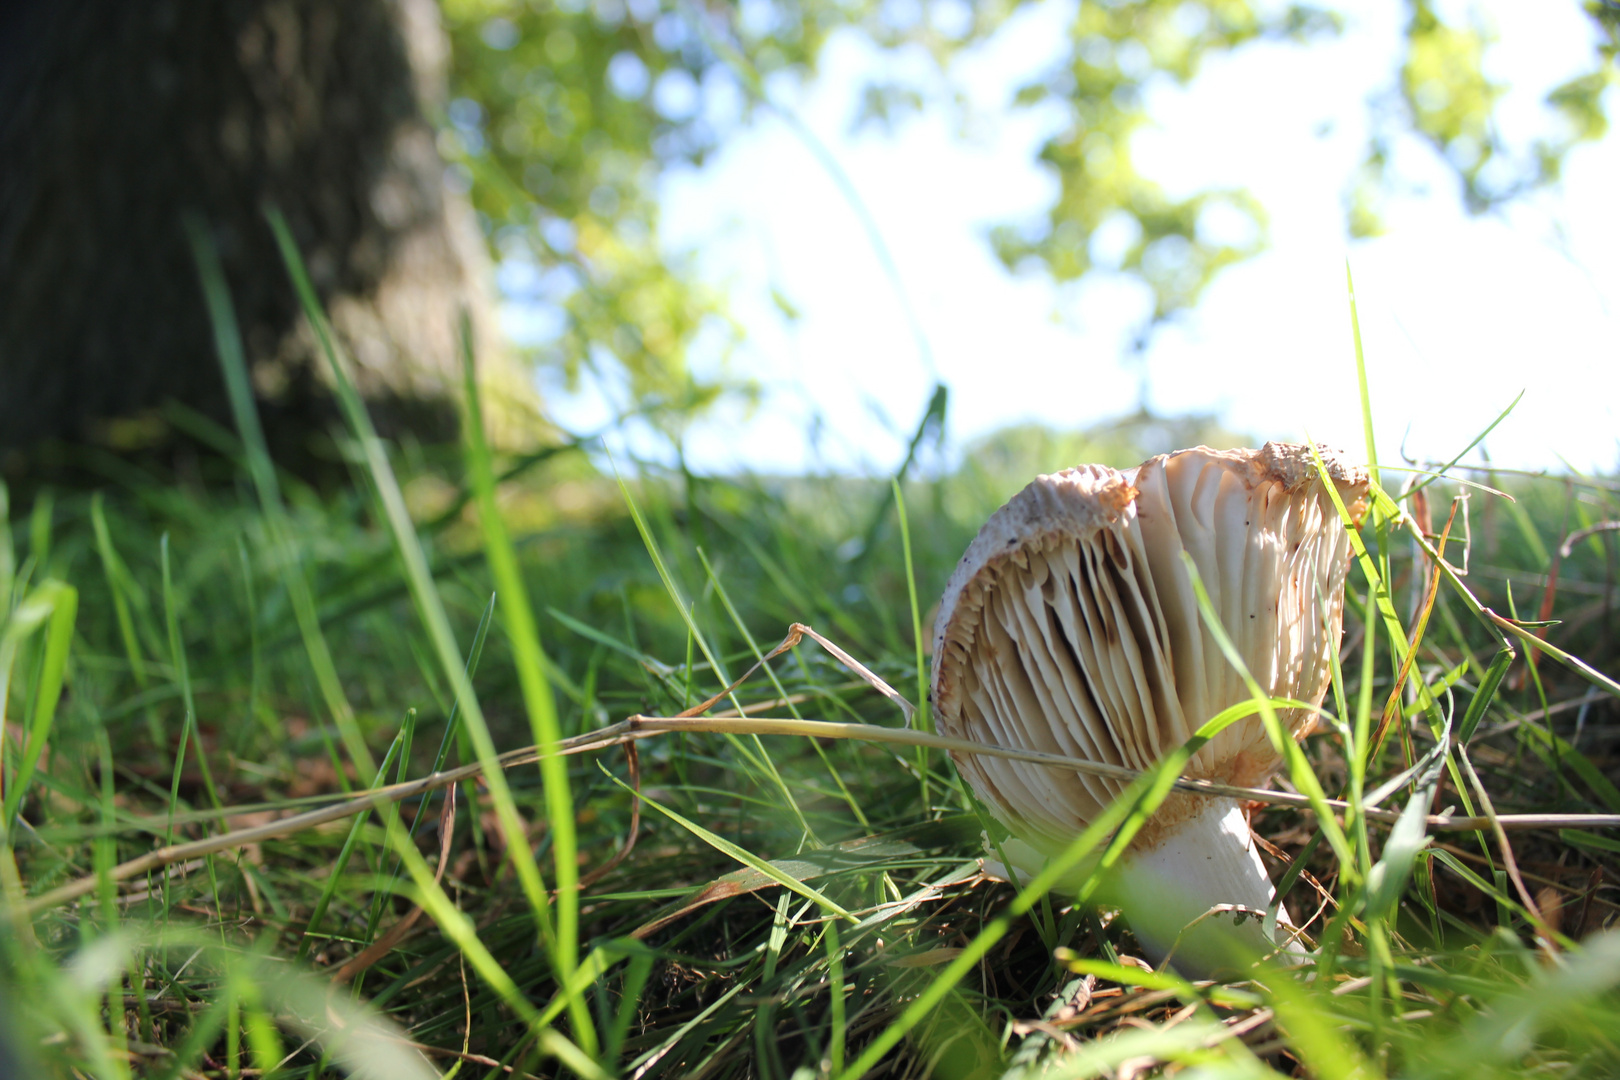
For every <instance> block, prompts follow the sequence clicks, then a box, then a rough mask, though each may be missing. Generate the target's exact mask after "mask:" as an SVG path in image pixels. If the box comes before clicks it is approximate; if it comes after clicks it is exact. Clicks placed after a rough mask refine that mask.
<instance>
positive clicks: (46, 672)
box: [0, 581, 79, 842]
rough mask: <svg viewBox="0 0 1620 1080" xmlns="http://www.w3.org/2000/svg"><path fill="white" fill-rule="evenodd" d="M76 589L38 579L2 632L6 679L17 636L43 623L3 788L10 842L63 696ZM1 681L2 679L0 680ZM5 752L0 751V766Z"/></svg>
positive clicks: (0, 660) (0, 654) (0, 662)
mask: <svg viewBox="0 0 1620 1080" xmlns="http://www.w3.org/2000/svg"><path fill="white" fill-rule="evenodd" d="M78 611H79V593H78V590H76V589H74V588H73V587H72V586H71V585H67V584H65V583H63V582H60V581H46V582H42V583H41V584H40V585H39V586H38V587H37V588H35V589H34V591H33V592H31V593H30V594H29V595H28V597H27V598H26V599H24V600H23V602H22V603H21V604H19V605H18V606H17V610H16V611H14V612H12V613H11V620H10V622H8V623H7V625H6V628H5V632H4V645H3V647H0V667H3V668H4V671H3V677H4V679H5V680H6V682H7V683H9V681H10V677H11V667H12V665H13V663H15V659H16V654H17V648H18V646H19V645H20V644H21V642H22V640H23V639H25V638H27V637H29V636H31V635H32V634H33V633H34V632H35V631H36V630H38V629H39V628H40V626H42V625H43V626H45V627H46V630H45V655H44V657H43V660H42V662H41V665H40V669H39V683H38V687H37V689H36V691H35V693H34V709H33V715H32V717H30V719H29V724H28V740H27V742H26V743H25V744H24V745H23V751H22V760H21V761H20V762H19V763H18V766H17V773H16V776H15V777H13V778H12V780H11V783H10V785H9V786H8V787H7V788H6V798H5V803H4V807H3V810H0V820H4V822H5V834H4V835H5V837H6V839H7V840H8V842H9V839H10V837H11V834H12V830H13V829H14V828H15V827H16V824H17V813H18V811H19V810H20V809H21V808H22V799H23V795H24V793H26V792H27V790H28V785H29V782H30V781H32V780H33V778H34V770H35V768H37V767H38V765H39V758H40V755H41V754H42V753H43V752H44V750H45V743H46V741H47V740H48V739H49V738H50V735H51V725H52V723H53V721H54V720H55V719H56V705H57V702H58V701H59V700H61V697H62V685H63V683H64V681H65V680H66V678H67V661H68V649H69V646H71V645H72V643H73V627H74V624H75V622H76V621H77V619H78ZM0 685H3V684H0ZM4 707H5V691H4V689H0V710H3V709H4ZM3 715H4V713H3V712H0V716H3ZM3 765H4V758H3V757H0V766H3Z"/></svg>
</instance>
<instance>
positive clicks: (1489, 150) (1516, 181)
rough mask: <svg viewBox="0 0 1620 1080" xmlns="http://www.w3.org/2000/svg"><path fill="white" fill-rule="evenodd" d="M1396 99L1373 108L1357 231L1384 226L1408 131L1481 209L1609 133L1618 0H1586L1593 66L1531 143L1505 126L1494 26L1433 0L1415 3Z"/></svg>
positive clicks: (1558, 101)
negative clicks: (1451, 15)
mask: <svg viewBox="0 0 1620 1080" xmlns="http://www.w3.org/2000/svg"><path fill="white" fill-rule="evenodd" d="M1407 6H1408V9H1409V17H1408V20H1407V23H1406V41H1405V52H1404V56H1403V57H1402V62H1401V69H1400V77H1399V78H1400V81H1399V87H1398V101H1397V102H1396V103H1393V104H1392V103H1389V102H1385V103H1382V104H1381V105H1378V106H1375V108H1374V110H1373V129H1372V134H1371V137H1370V139H1369V141H1368V147H1367V155H1366V158H1365V159H1364V161H1363V163H1362V166H1361V168H1360V170H1359V171H1358V175H1357V178H1356V181H1355V183H1354V184H1353V186H1352V188H1351V191H1350V195H1349V199H1348V211H1349V218H1350V231H1351V234H1352V235H1354V236H1374V235H1377V234H1378V233H1379V232H1380V231H1382V222H1381V220H1380V216H1379V210H1378V207H1379V204H1380V202H1381V201H1382V199H1383V198H1384V197H1385V196H1386V195H1387V194H1388V193H1389V191H1390V188H1391V187H1392V177H1391V176H1390V170H1389V164H1390V160H1391V156H1392V154H1393V147H1394V143H1395V141H1396V140H1397V139H1398V138H1399V137H1400V136H1401V135H1402V134H1404V133H1405V132H1408V131H1410V132H1412V133H1415V134H1416V135H1418V136H1419V137H1421V138H1422V139H1423V140H1424V141H1425V142H1427V143H1428V145H1429V146H1430V147H1432V148H1433V149H1434V150H1435V152H1437V153H1438V154H1439V155H1440V158H1441V160H1443V161H1444V162H1445V164H1446V166H1447V167H1448V168H1449V169H1450V171H1451V172H1452V173H1453V174H1454V175H1455V176H1456V178H1457V181H1458V185H1459V188H1460V192H1461V196H1462V200H1463V204H1464V206H1466V207H1467V208H1468V211H1469V213H1472V214H1482V213H1486V212H1488V211H1491V210H1494V209H1496V208H1497V207H1499V206H1501V205H1503V204H1504V203H1507V202H1509V201H1511V200H1513V199H1515V198H1518V197H1520V196H1522V195H1525V194H1526V193H1528V192H1530V191H1533V190H1535V189H1536V188H1538V187H1542V186H1544V185H1546V184H1550V183H1553V182H1556V181H1557V180H1558V178H1559V176H1560V175H1561V174H1562V171H1563V165H1564V160H1565V158H1566V157H1568V155H1569V152H1570V151H1571V150H1573V149H1574V148H1575V147H1576V145H1578V144H1579V143H1582V142H1590V141H1593V140H1595V139H1600V138H1602V137H1603V136H1604V135H1605V134H1606V133H1607V132H1608V129H1609V120H1608V115H1607V113H1606V111H1605V105H1604V101H1603V95H1604V93H1605V91H1607V90H1608V88H1609V87H1611V86H1613V85H1615V83H1616V78H1617V76H1616V70H1615V57H1616V53H1617V52H1620V6H1617V5H1615V4H1613V3H1609V2H1606V0H1588V2H1587V3H1586V4H1584V5H1583V6H1584V9H1585V11H1586V13H1587V15H1588V16H1589V17H1590V19H1591V20H1592V25H1593V27H1594V30H1595V32H1596V37H1597V48H1596V56H1595V57H1594V58H1593V65H1592V68H1591V69H1590V70H1589V71H1586V72H1584V73H1582V74H1580V75H1577V76H1575V77H1574V78H1572V79H1569V80H1567V81H1565V82H1564V83H1562V84H1560V85H1559V86H1556V87H1554V88H1553V89H1552V91H1551V92H1549V93H1548V94H1547V98H1546V104H1547V105H1548V106H1549V107H1550V109H1551V111H1552V113H1553V119H1552V123H1551V124H1550V129H1551V130H1550V131H1549V132H1548V133H1546V134H1544V135H1541V136H1538V137H1536V138H1535V139H1533V140H1531V141H1530V142H1529V143H1528V144H1527V145H1524V146H1518V147H1515V146H1512V145H1510V144H1509V143H1508V142H1507V140H1505V139H1504V138H1503V136H1502V134H1501V132H1500V131H1499V130H1498V129H1497V127H1496V123H1495V119H1496V112H1495V110H1496V105H1497V102H1498V100H1499V99H1500V98H1501V96H1502V94H1503V93H1504V91H1506V90H1507V88H1508V87H1507V83H1505V82H1504V81H1502V80H1500V79H1496V78H1492V77H1491V76H1490V75H1489V74H1488V73H1487V69H1488V68H1489V67H1490V62H1489V53H1490V46H1491V44H1492V41H1493V40H1494V36H1493V34H1492V32H1491V29H1490V27H1489V26H1488V25H1486V24H1485V23H1484V22H1483V21H1480V20H1479V19H1477V18H1475V19H1473V20H1472V21H1471V23H1470V24H1469V25H1458V24H1457V23H1456V22H1454V21H1453V22H1447V21H1446V20H1445V18H1444V17H1443V15H1442V12H1441V10H1440V9H1439V8H1437V7H1436V5H1435V4H1433V3H1431V2H1430V0H1409V3H1408V5H1407Z"/></svg>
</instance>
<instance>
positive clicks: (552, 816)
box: [462, 317, 596, 1050]
mask: <svg viewBox="0 0 1620 1080" xmlns="http://www.w3.org/2000/svg"><path fill="white" fill-rule="evenodd" d="M470 335H471V329H470V327H469V326H468V325H467V323H466V320H465V317H464V318H463V322H462V341H463V351H462V366H463V372H464V377H465V384H464V391H465V394H466V402H467V425H466V427H467V433H466V434H467V439H466V441H467V466H468V472H469V473H471V474H472V486H473V491H474V495H475V499H476V502H477V504H478V518H479V522H480V524H481V525H482V527H483V532H484V553H485V555H486V556H487V557H488V560H489V568H490V573H491V574H492V575H493V576H494V578H495V588H496V590H497V591H498V592H499V593H501V594H504V596H505V598H506V602H505V604H504V605H502V608H501V612H502V616H503V620H502V621H503V622H504V623H505V624H506V636H507V640H508V641H509V642H511V645H512V653H513V660H514V662H515V663H516V665H517V670H518V682H519V685H520V686H521V688H522V693H523V705H524V708H525V710H526V711H527V712H528V716H529V727H530V731H531V733H532V734H533V737H534V742H535V745H536V746H537V747H538V748H539V751H540V755H541V757H540V775H541V779H542V781H543V782H544V785H545V798H546V814H547V818H548V820H549V821H550V824H551V836H552V851H553V854H554V856H555V868H556V869H555V873H556V881H557V913H556V915H557V923H556V932H557V940H556V947H555V952H556V964H557V979H558V982H559V983H560V984H561V985H562V986H565V987H566V986H569V985H570V984H571V982H572V980H573V974H574V969H575V967H576V966H577V965H578V963H579V847H578V843H577V841H576V839H575V834H574V799H573V794H572V792H571V791H570V788H569V780H568V762H567V761H566V759H564V758H563V757H561V756H560V755H558V754H557V753H556V749H557V745H558V743H560V742H561V741H562V726H561V724H560V723H559V722H558V719H557V702H556V698H555V697H553V695H552V690H551V683H550V680H549V679H548V678H547V676H546V657H545V646H544V645H543V644H542V643H541V641H540V628H539V627H538V626H537V625H536V624H535V620H534V608H533V606H531V604H530V602H529V592H528V588H527V587H526V586H525V584H524V582H523V575H522V574H521V573H520V572H519V570H518V563H517V553H516V552H515V551H514V550H513V548H512V538H511V536H510V535H509V534H508V533H507V531H506V522H505V520H504V519H503V518H502V517H501V514H500V509H499V507H498V506H497V505H496V503H495V473H494V469H493V467H492V465H491V462H490V452H489V445H488V443H487V442H486V441H485V438H484V419H483V409H482V407H481V405H480V403H479V396H478V383H477V379H476V377H475V373H474V369H473V356H472V348H471V342H470ZM568 1016H569V1020H570V1021H571V1022H572V1023H573V1024H574V1026H575V1030H576V1031H577V1032H579V1033H580V1034H579V1038H580V1042H581V1043H582V1044H583V1046H584V1048H585V1049H586V1050H594V1049H595V1046H596V1038H595V1034H594V1032H593V1031H592V1029H591V1025H590V1013H589V1009H588V1008H587V1006H586V1002H585V999H584V997H583V996H579V997H575V998H571V1000H570V1004H569V1010H568Z"/></svg>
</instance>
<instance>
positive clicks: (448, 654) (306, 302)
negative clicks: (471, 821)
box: [267, 210, 595, 1048]
mask: <svg viewBox="0 0 1620 1080" xmlns="http://www.w3.org/2000/svg"><path fill="white" fill-rule="evenodd" d="M267 216H268V218H269V221H270V227H271V230H272V231H273V232H274V233H275V237H276V242H277V244H278V246H279V247H280V249H281V255H282V259H283V261H284V262H285V263H286V267H287V272H288V275H289V276H290V277H291V278H292V282H293V287H294V290H295V291H296V292H297V294H298V298H299V302H300V303H301V304H302V305H303V308H304V313H305V317H306V318H308V319H309V321H310V324H311V325H312V326H313V327H314V328H315V333H316V338H317V340H318V341H319V342H320V345H321V349H322V351H323V352H324V353H325V356H326V361H327V365H328V367H329V368H330V369H331V372H332V378H333V381H334V383H335V384H336V388H337V393H338V400H339V402H340V404H341V405H342V406H343V411H344V413H345V415H346V417H347V419H348V421H349V424H350V427H351V429H352V430H353V432H354V434H355V436H356V438H357V439H358V440H359V443H360V449H361V452H362V455H363V459H364V463H365V467H366V470H367V472H368V473H369V474H370V477H371V480H372V485H373V490H374V492H375V495H376V497H377V500H378V502H379V503H380V504H381V505H380V509H381V511H382V516H383V519H384V520H385V521H386V522H387V524H388V527H389V531H390V533H391V535H392V537H393V541H394V548H395V551H396V552H397V554H398V556H399V560H400V562H401V563H402V564H403V567H404V570H405V576H406V581H407V583H408V584H409V586H410V590H411V598H412V599H413V600H414V601H415V604H416V609H417V614H418V616H419V617H420V618H421V620H422V622H423V624H424V627H425V628H426V630H427V632H428V638H429V640H430V642H431V643H432V646H433V650H434V653H435V654H436V658H437V660H438V662H439V666H440V669H441V672H442V674H443V675H444V676H445V677H446V678H447V679H448V680H449V681H450V684H451V685H452V686H453V687H454V689H455V698H456V700H457V701H459V702H460V704H461V711H462V714H463V716H464V718H465V720H464V725H465V728H466V731H467V734H468V735H469V736H470V737H471V739H472V742H473V746H474V748H475V750H476V753H477V756H478V760H479V761H480V762H481V763H482V764H483V765H484V769H485V773H484V776H485V783H487V784H488V786H489V793H490V799H491V801H492V802H493V803H494V805H495V813H496V817H497V820H499V822H500V824H501V828H502V830H503V831H504V832H505V834H506V841H507V843H506V851H507V854H508V856H509V857H510V858H511V860H512V864H513V867H514V869H515V870H516V871H517V876H518V880H519V882H520V883H521V885H522V887H523V892H524V896H525V898H526V899H527V901H528V904H529V907H530V909H531V910H532V911H533V912H534V914H535V918H536V921H537V923H538V925H539V929H540V933H541V936H542V937H543V938H544V939H546V940H545V943H546V946H547V948H548V949H550V950H552V952H553V964H554V965H555V966H556V968H557V974H558V978H559V979H560V980H565V978H566V977H565V975H564V974H563V973H564V970H565V969H566V970H567V971H572V970H573V967H574V966H575V964H576V963H577V961H576V960H575V958H572V957H565V956H563V955H562V953H561V950H560V949H559V947H558V946H559V940H558V937H557V934H556V932H555V930H554V929H553V926H552V920H551V912H550V903H549V901H548V899H547V896H546V888H545V884H544V881H543V880H542V878H541V876H540V867H539V864H538V863H537V862H536V861H535V857H534V850H533V848H531V847H530V845H529V842H528V829H527V827H526V826H525V823H524V821H523V817H522V815H521V814H520V813H519V811H518V808H517V802H516V800H515V799H514V798H513V797H512V790H511V787H510V785H509V784H508V783H507V781H506V776H505V774H504V772H502V770H501V769H500V767H499V765H498V763H497V760H496V759H497V756H498V755H497V753H496V750H495V742H494V740H493V738H492V737H491V736H490V733H489V725H488V723H487V722H486V721H485V719H484V711H483V708H482V707H481V706H480V705H479V703H478V698H477V695H476V694H475V693H474V691H473V688H472V683H471V682H469V681H468V679H467V675H466V668H465V660H464V659H463V658H462V656H461V655H460V653H459V651H458V650H457V648H456V644H455V636H454V633H453V632H452V631H451V629H450V619H449V616H448V615H447V614H446V613H445V610H444V603H443V601H442V600H441V599H440V598H439V594H438V590H437V589H436V588H435V587H434V584H433V575H432V574H431V573H430V572H429V570H428V565H427V556H426V554H425V553H424V552H423V550H422V545H421V542H420V540H419V539H418V537H417V535H416V529H415V525H414V523H413V522H412V521H411V517H410V512H409V511H408V510H407V509H406V507H405V496H404V493H403V492H402V491H401V490H400V487H399V480H398V478H397V477H396V476H395V475H394V469H393V466H392V465H391V464H390V463H389V461H388V456H387V454H386V453H385V452H384V450H383V445H382V440H381V439H380V438H378V436H377V432H376V429H375V428H374V427H373V426H372V424H371V418H370V416H369V415H367V413H366V408H365V404H364V403H363V402H362V401H361V400H360V395H359V393H358V392H357V391H356V390H355V387H354V383H353V381H352V380H351V379H350V378H349V374H348V371H347V370H346V369H345V367H344V364H343V361H342V359H341V358H340V357H339V355H338V352H337V346H336V343H335V342H334V341H333V338H332V334H331V328H330V327H329V326H328V325H327V323H326V319H325V316H324V314H323V313H322V311H321V309H320V304H319V301H318V300H317V299H316V296H315V289H314V286H313V285H311V284H310V281H309V275H308V273H307V272H306V271H305V269H304V264H303V259H302V257H301V256H300V255H299V254H298V249H297V246H296V245H295V244H294V243H293V239H292V234H291V232H289V231H288V229H287V223H286V221H285V220H283V218H282V217H281V215H280V213H278V212H276V211H273V210H272V211H270V212H269V213H268V215H267ZM548 798H549V795H548ZM570 820H571V819H570ZM566 827H567V826H566V825H564V824H563V823H561V822H552V828H553V829H559V828H566ZM406 862H407V866H409V864H410V860H409V858H408V857H407V860H406ZM419 884H420V883H419ZM579 1011H580V1012H581V1013H582V1014H583V1019H582V1022H581V1023H580V1026H579V1028H578V1029H577V1031H576V1033H577V1035H578V1037H579V1038H580V1039H581V1041H582V1042H586V1043H587V1044H588V1045H589V1046H590V1047H592V1048H594V1045H595V1038H594V1029H593V1027H592V1025H591V1023H590V1019H589V1013H588V1012H586V1011H585V1010H584V1008H583V1006H582V1007H581V1008H580V1010H579Z"/></svg>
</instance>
